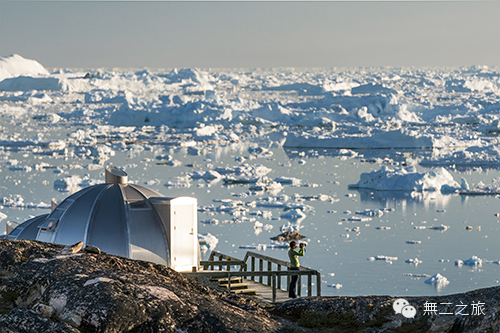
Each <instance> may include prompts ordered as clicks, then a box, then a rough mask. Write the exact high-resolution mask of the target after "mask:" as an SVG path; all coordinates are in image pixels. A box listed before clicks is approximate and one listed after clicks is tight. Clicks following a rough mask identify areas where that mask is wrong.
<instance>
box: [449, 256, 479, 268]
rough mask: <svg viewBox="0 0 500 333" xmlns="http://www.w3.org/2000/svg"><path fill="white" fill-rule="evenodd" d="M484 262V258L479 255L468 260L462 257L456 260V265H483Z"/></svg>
mask: <svg viewBox="0 0 500 333" xmlns="http://www.w3.org/2000/svg"><path fill="white" fill-rule="evenodd" d="M482 263H483V259H481V258H479V257H477V256H472V257H471V258H470V259H467V260H460V259H457V260H455V265H457V266H462V265H467V266H481V265H482Z"/></svg>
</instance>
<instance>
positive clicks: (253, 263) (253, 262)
mask: <svg viewBox="0 0 500 333" xmlns="http://www.w3.org/2000/svg"><path fill="white" fill-rule="evenodd" d="M251 272H255V257H252V270H251ZM252 281H255V275H252Z"/></svg>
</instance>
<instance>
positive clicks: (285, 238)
mask: <svg viewBox="0 0 500 333" xmlns="http://www.w3.org/2000/svg"><path fill="white" fill-rule="evenodd" d="M302 238H306V236H304V235H301V234H299V232H298V231H286V232H284V233H282V234H279V235H278V236H276V237H271V239H272V240H275V241H279V242H290V241H293V240H300V239H302Z"/></svg>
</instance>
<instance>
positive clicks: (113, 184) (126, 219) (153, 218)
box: [5, 167, 200, 271]
mask: <svg viewBox="0 0 500 333" xmlns="http://www.w3.org/2000/svg"><path fill="white" fill-rule="evenodd" d="M5 238H6V239H33V240H38V241H45V242H50V243H56V244H63V245H71V244H75V243H78V242H80V241H83V243H84V246H86V245H94V246H97V247H99V248H100V249H101V250H102V251H104V252H107V253H110V254H115V255H119V256H123V257H128V258H131V259H139V260H146V261H151V262H155V263H159V264H163V265H167V266H169V267H171V268H173V269H175V270H177V271H187V270H189V271H191V270H193V269H197V268H198V265H199V260H200V258H199V244H198V221H197V200H196V199H195V198H191V197H177V198H167V197H164V196H162V195H161V194H160V193H158V192H156V191H154V190H151V189H148V188H146V187H144V186H140V185H135V184H129V183H128V176H127V174H126V173H125V172H124V171H122V170H120V169H118V168H115V167H111V168H106V182H105V183H104V184H98V185H94V186H90V187H87V188H85V189H82V190H80V191H78V192H76V193H74V194H72V195H70V196H69V197H67V198H66V199H64V200H63V201H61V202H60V203H59V204H58V205H57V206H55V207H53V209H52V211H51V213H50V214H44V215H40V216H36V217H34V218H32V219H30V220H28V221H26V222H24V223H22V224H20V225H19V226H17V227H16V228H15V229H14V230H12V231H11V232H10V233H9V234H8V235H6V236H5Z"/></svg>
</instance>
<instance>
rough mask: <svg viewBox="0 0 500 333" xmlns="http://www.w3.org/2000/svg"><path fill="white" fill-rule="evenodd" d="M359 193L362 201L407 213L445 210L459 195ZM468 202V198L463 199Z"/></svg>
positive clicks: (360, 191) (359, 190) (370, 191)
mask: <svg viewBox="0 0 500 333" xmlns="http://www.w3.org/2000/svg"><path fill="white" fill-rule="evenodd" d="M353 190H355V191H356V192H358V193H359V198H360V200H361V201H375V202H378V203H380V205H381V206H382V207H386V208H396V207H398V208H400V209H401V210H402V211H403V212H405V211H406V210H407V209H409V208H410V207H411V208H412V210H413V209H414V208H415V207H416V206H423V208H424V209H425V210H435V209H445V208H446V207H447V206H448V205H449V203H450V201H451V199H452V198H453V197H457V196H459V195H458V194H450V195H443V194H441V192H439V191H423V192H415V191H413V192H409V191H373V190H367V189H358V188H356V189H353ZM463 199H464V200H467V199H466V198H463Z"/></svg>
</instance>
